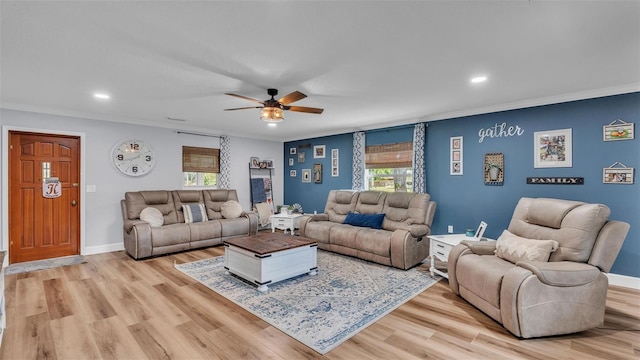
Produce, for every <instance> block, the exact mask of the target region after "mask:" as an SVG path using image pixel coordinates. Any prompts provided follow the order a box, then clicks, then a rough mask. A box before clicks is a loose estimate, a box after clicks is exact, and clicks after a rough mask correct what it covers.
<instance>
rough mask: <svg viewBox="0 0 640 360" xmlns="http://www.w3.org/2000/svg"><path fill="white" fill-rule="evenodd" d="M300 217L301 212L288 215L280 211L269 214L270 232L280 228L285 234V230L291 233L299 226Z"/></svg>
mask: <svg viewBox="0 0 640 360" xmlns="http://www.w3.org/2000/svg"><path fill="white" fill-rule="evenodd" d="M300 219H302V214H291V215H289V214H282V213H280V214H275V215H271V232H275V231H276V229H280V230H283V231H284V232H285V234H286V233H287V230H289V231H291V235H293V232H294V230H295V229H298V228H300Z"/></svg>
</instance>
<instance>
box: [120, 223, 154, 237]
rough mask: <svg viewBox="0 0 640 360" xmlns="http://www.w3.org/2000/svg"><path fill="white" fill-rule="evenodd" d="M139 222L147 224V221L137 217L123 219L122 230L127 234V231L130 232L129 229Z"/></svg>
mask: <svg viewBox="0 0 640 360" xmlns="http://www.w3.org/2000/svg"><path fill="white" fill-rule="evenodd" d="M140 224H146V225H149V223H148V222H146V221H143V220H138V219H136V220H124V222H123V224H122V225H123V228H124V231H126V232H127V234H128V233H130V232H131V229H133V227H134V226H136V225H140Z"/></svg>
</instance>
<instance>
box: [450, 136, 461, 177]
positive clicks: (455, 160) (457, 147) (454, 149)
mask: <svg viewBox="0 0 640 360" xmlns="http://www.w3.org/2000/svg"><path fill="white" fill-rule="evenodd" d="M463 141H464V138H463V137H462V136H452V137H450V138H449V175H462V174H463V162H462V160H463V144H464V142H463Z"/></svg>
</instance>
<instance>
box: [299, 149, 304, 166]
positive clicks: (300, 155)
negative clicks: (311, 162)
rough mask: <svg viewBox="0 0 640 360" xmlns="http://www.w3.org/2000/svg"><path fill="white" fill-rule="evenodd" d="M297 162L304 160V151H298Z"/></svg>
mask: <svg viewBox="0 0 640 360" xmlns="http://www.w3.org/2000/svg"><path fill="white" fill-rule="evenodd" d="M298 162H299V163H303V162H304V151H301V152H299V153H298Z"/></svg>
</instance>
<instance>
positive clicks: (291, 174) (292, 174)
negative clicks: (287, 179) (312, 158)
mask: <svg viewBox="0 0 640 360" xmlns="http://www.w3.org/2000/svg"><path fill="white" fill-rule="evenodd" d="M297 175H298V173H297V172H296V171H295V170H289V176H291V177H296V176H297Z"/></svg>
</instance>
